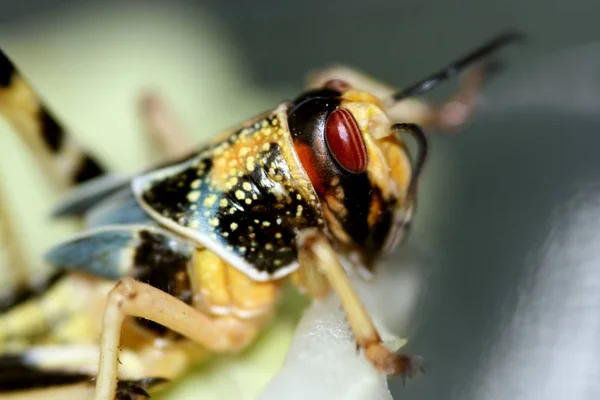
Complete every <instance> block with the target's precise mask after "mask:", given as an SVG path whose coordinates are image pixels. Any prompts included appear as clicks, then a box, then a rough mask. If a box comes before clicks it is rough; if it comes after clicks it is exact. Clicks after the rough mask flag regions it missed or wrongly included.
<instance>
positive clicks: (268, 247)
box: [265, 243, 273, 250]
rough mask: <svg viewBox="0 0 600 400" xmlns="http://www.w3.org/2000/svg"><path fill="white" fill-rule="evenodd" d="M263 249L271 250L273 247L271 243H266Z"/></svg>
mask: <svg viewBox="0 0 600 400" xmlns="http://www.w3.org/2000/svg"><path fill="white" fill-rule="evenodd" d="M265 249H267V250H273V245H272V244H271V243H267V244H265Z"/></svg>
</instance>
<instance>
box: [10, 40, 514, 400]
mask: <svg viewBox="0 0 600 400" xmlns="http://www.w3.org/2000/svg"><path fill="white" fill-rule="evenodd" d="M513 39H514V37H513V36H511V35H505V36H502V37H500V38H499V39H496V40H495V41H492V42H491V43H489V44H487V45H486V46H484V47H483V50H482V49H480V50H478V51H476V52H475V53H473V54H471V55H469V56H468V57H466V58H464V59H463V60H460V61H459V62H457V63H454V64H452V65H451V66H450V67H448V68H446V69H445V70H444V71H443V72H444V73H443V74H442V73H438V74H436V75H434V76H433V77H432V78H430V79H429V80H426V81H424V83H423V84H422V85H420V86H419V85H417V86H413V87H410V88H409V90H407V91H401V92H397V93H394V91H393V90H391V89H390V88H387V87H386V86H385V85H382V84H379V83H374V82H373V81H372V80H369V79H367V78H366V77H365V76H364V75H362V74H359V73H357V72H354V71H348V70H345V72H344V73H343V74H342V73H340V71H339V70H338V69H335V68H334V69H331V70H327V71H325V72H324V73H322V74H321V75H318V76H315V77H313V78H312V79H311V83H310V84H309V90H307V91H306V92H305V93H303V94H302V95H300V96H298V97H297V98H295V99H294V100H292V101H286V102H283V103H282V104H280V105H279V106H278V107H276V108H275V109H274V110H273V111H270V112H266V113H263V114H261V115H259V116H257V117H255V118H253V119H252V120H249V121H248V122H246V123H242V124H240V126H239V127H236V128H234V129H232V130H230V131H228V132H226V133H225V134H223V135H219V136H218V137H217V138H216V139H215V140H213V141H212V142H210V143H208V144H207V145H205V146H203V147H200V148H197V149H195V150H192V149H190V151H187V152H185V154H184V155H181V154H179V153H181V152H180V151H177V152H173V153H178V158H177V159H175V160H172V159H171V160H166V161H164V162H162V163H161V164H159V165H157V166H154V167H151V168H147V169H146V170H145V171H144V172H142V173H137V174H133V175H132V176H127V177H116V178H115V177H112V176H111V175H107V174H106V173H105V171H104V169H103V168H102V167H101V166H100V165H99V164H98V163H97V162H96V161H95V160H94V158H93V157H92V156H90V155H88V154H87V152H85V151H84V150H83V148H82V147H81V146H79V145H77V144H76V141H75V140H74V139H73V138H72V137H71V135H69V134H68V131H67V130H66V129H65V128H64V127H62V126H61V125H60V124H58V122H56V120H55V119H54V117H52V116H51V113H50V112H49V111H48V109H47V108H46V106H44V105H43V103H42V102H41V101H40V100H39V99H38V98H37V97H36V96H35V92H34V91H33V89H32V88H31V87H30V86H29V85H28V84H27V83H26V81H25V80H24V79H23V78H22V77H21V76H20V74H19V73H18V71H17V70H16V69H15V67H14V65H12V63H11V62H10V61H9V60H8V58H7V57H6V56H5V55H2V56H1V57H0V111H2V112H3V113H4V115H5V116H6V117H7V118H8V120H9V121H10V122H11V123H12V124H13V126H14V127H15V129H16V130H17V131H18V132H19V133H20V134H21V136H22V137H23V139H24V140H25V141H26V143H27V144H28V145H29V147H30V149H31V150H32V151H33V152H34V153H36V154H39V155H40V159H41V160H42V163H41V165H42V166H43V167H44V168H48V169H49V170H50V172H51V173H52V175H54V177H55V178H56V183H57V185H58V186H60V187H63V188H65V187H72V186H74V185H75V184H78V183H85V184H84V185H82V186H80V187H79V189H77V190H75V191H74V192H73V193H72V195H71V196H70V197H69V198H67V200H66V201H65V202H64V203H63V204H62V206H60V207H59V208H58V209H57V211H56V213H55V215H57V216H71V217H79V218H81V220H82V222H83V225H84V226H85V229H83V230H82V231H81V232H80V233H78V234H76V235H74V236H73V237H71V238H69V239H68V240H66V241H64V242H62V243H59V244H57V245H56V246H55V247H53V248H52V249H50V250H49V252H48V253H47V255H46V258H45V261H46V262H48V263H49V264H51V265H52V266H54V267H55V268H56V269H57V270H58V271H60V272H59V273H58V275H56V278H54V279H50V280H46V281H45V282H43V283H42V284H41V286H39V287H41V288H42V289H41V290H38V291H37V292H35V291H30V294H29V295H22V296H14V295H9V296H4V297H5V298H6V299H9V300H7V301H6V302H5V304H4V310H3V311H4V312H2V313H1V314H0V399H4V398H11V397H3V395H4V394H5V393H8V396H12V395H14V394H15V393H16V394H17V395H18V396H19V395H21V396H26V397H22V398H24V399H27V400H34V399H38V398H46V397H45V396H46V395H48V393H50V392H43V391H42V392H38V391H37V389H38V388H48V387H54V389H56V388H59V389H60V388H64V389H65V391H64V392H61V393H63V395H62V396H63V397H61V398H65V399H80V398H91V397H92V396H93V397H94V398H95V399H96V400H113V399H115V398H116V399H133V398H136V399H137V398H145V397H147V396H148V394H147V392H146V389H153V388H155V387H156V386H157V385H159V384H160V383H162V382H163V380H164V379H175V378H176V377H178V376H180V375H181V374H183V373H184V372H185V371H186V370H187V369H188V368H189V367H190V366H191V365H193V363H195V362H197V361H198V360H199V359H202V358H204V357H205V356H206V354H207V353H210V352H212V353H223V352H235V351H239V350H241V349H244V348H245V347H247V346H248V345H249V344H250V343H251V342H252V340H253V339H254V338H255V337H256V335H257V334H258V333H259V332H260V330H261V329H263V328H264V326H265V325H266V324H267V323H268V322H269V320H270V319H271V318H272V317H273V315H274V313H275V311H276V308H277V307H276V306H277V302H278V300H279V298H280V296H281V293H282V288H283V284H284V282H285V281H286V279H287V278H291V281H292V282H293V283H294V285H295V286H296V287H297V288H298V289H300V291H302V292H303V293H305V294H307V295H309V296H310V297H312V298H317V299H318V298H322V297H323V296H326V295H327V294H329V293H330V292H331V291H333V292H335V293H336V294H337V295H338V297H339V298H340V301H341V304H342V307H343V308H344V311H345V313H346V316H347V319H348V323H349V325H350V327H351V329H352V331H353V333H354V337H355V339H356V342H357V346H358V347H359V348H361V349H363V350H364V354H365V356H366V357H367V359H368V360H369V361H370V362H371V363H372V364H373V366H374V367H375V368H377V369H379V370H380V371H381V372H383V373H386V374H389V375H396V374H401V375H403V376H412V375H413V374H414V373H416V372H418V371H419V370H420V366H419V365H418V364H417V363H415V362H414V360H413V359H412V358H411V357H409V356H407V355H404V354H396V353H393V352H391V350H389V349H387V348H386V347H385V346H384V345H383V344H382V341H381V338H380V337H379V334H378V333H377V330H376V329H375V327H374V324H373V323H372V321H371V319H370V317H369V316H368V314H367V313H366V311H365V309H364V307H362V305H361V303H360V300H359V298H358V296H357V294H356V293H355V292H354V290H353V288H352V285H351V283H350V281H349V279H348V277H347V276H346V271H347V270H348V269H355V268H356V269H359V270H360V271H362V272H365V273H367V274H369V273H374V272H375V264H376V261H377V260H378V259H379V258H381V256H382V255H384V254H386V253H389V252H390V251H392V250H393V249H394V248H396V246H397V245H398V243H399V242H400V241H401V239H402V237H403V236H404V233H405V231H406V229H407V227H408V226H409V224H410V222H411V219H412V216H413V213H414V209H415V203H416V191H417V183H418V180H419V176H420V173H421V168H422V166H423V163H424V161H425V158H426V155H427V140H426V138H425V135H424V133H423V131H422V130H421V128H420V127H419V126H418V125H417V124H416V123H423V124H424V125H427V124H429V125H433V126H437V127H440V126H444V123H445V122H444V120H443V118H442V116H443V113H442V112H441V111H439V110H434V109H432V110H429V111H428V112H427V113H425V114H423V115H420V114H419V115H417V114H418V113H417V114H414V115H413V117H414V119H413V120H410V121H404V122H398V116H399V115H403V110H402V109H399V108H398V107H397V105H398V104H402V102H401V101H400V100H403V99H404V97H408V96H412V95H414V94H415V93H418V91H419V90H423V91H424V90H426V89H429V88H431V87H433V86H435V82H437V81H442V80H443V79H445V78H446V77H447V76H446V75H450V74H451V73H453V72H452V71H456V70H459V69H461V68H464V67H466V66H468V65H470V64H471V63H472V62H474V61H476V60H479V59H480V58H481V57H483V56H485V55H487V54H489V53H490V52H492V51H494V50H495V49H496V48H498V47H500V46H502V45H504V44H506V43H508V42H510V41H511V40H513ZM482 71H484V69H481V70H477V71H476V72H477V73H476V74H475V75H476V76H479V75H481V72H482ZM344 74H345V75H347V78H348V79H345V80H340V79H339V75H344ZM444 74H446V75H444ZM480 81H481V79H480ZM432 82H434V83H432ZM480 83H481V82H480ZM471 92H472V88H471ZM471 92H469V93H467V94H470V96H466V95H465V94H464V93H463V94H462V97H460V99H459V100H453V101H455V102H456V101H459V102H461V104H464V105H465V107H467V106H469V105H470V104H471V102H472V101H473V99H472V97H473V94H472V93H471ZM407 100H409V99H407ZM404 111H405V110H404ZM150 120H153V119H152V118H150ZM154 120H161V123H160V126H159V127H158V128H160V129H163V128H164V127H165V126H173V125H174V124H164V119H161V118H154ZM454 120H455V119H454ZM155 128H156V127H155ZM160 129H158V130H160ZM173 132H174V131H173V130H172V131H171V132H170V133H173ZM404 133H408V134H410V135H412V136H413V137H414V138H415V139H416V140H417V144H418V153H417V155H416V156H413V157H411V156H410V155H409V151H408V149H407V147H406V145H405V144H404V140H403V137H402V136H401V135H402V134H404ZM167 153H168V152H167ZM66 298H69V299H68V300H67V299H66ZM71 300H73V301H72V302H71ZM100 314H102V315H103V317H102V319H101V320H100V318H98V316H99V315H100ZM98 336H100V341H99V342H98V339H97V338H98ZM48 346H54V347H48ZM56 346H59V347H56ZM119 351H120V356H119V357H118V354H119ZM59 354H73V357H61V356H58V355H59ZM15 371H16V372H15ZM94 377H96V380H95V382H96V383H95V387H94V385H91V384H90V382H91V378H94ZM36 382H37V383H36ZM33 389H35V390H33Z"/></svg>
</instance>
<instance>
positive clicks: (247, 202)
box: [244, 199, 252, 204]
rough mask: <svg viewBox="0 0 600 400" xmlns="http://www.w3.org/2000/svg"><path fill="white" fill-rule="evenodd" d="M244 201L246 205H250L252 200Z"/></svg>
mask: <svg viewBox="0 0 600 400" xmlns="http://www.w3.org/2000/svg"><path fill="white" fill-rule="evenodd" d="M244 201H245V202H246V204H252V199H246V200H244Z"/></svg>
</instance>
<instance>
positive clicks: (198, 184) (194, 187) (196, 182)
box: [190, 179, 202, 189]
mask: <svg viewBox="0 0 600 400" xmlns="http://www.w3.org/2000/svg"><path fill="white" fill-rule="evenodd" d="M200 183H202V182H201V181H200V179H196V180H194V181H193V182H192V183H191V184H190V187H191V188H192V189H198V188H199V187H200Z"/></svg>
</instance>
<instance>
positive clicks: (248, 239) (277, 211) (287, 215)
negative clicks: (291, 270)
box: [216, 145, 321, 274]
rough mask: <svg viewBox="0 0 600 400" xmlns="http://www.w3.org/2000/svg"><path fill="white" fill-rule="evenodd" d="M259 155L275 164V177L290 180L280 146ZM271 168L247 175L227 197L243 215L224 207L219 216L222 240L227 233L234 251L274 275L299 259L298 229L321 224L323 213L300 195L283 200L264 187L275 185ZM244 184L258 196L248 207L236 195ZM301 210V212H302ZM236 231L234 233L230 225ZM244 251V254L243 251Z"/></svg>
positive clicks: (295, 193) (289, 193) (269, 162)
mask: <svg viewBox="0 0 600 400" xmlns="http://www.w3.org/2000/svg"><path fill="white" fill-rule="evenodd" d="M265 153H267V152H263V153H261V154H259V155H258V157H257V158H259V159H262V158H263V157H264V158H265V159H266V162H265V164H266V165H267V166H270V165H276V168H274V169H273V171H274V173H275V174H274V175H279V176H282V177H283V180H284V181H291V179H292V177H291V176H290V175H289V174H290V171H289V169H288V168H287V165H286V164H285V163H284V162H283V158H282V157H281V152H280V149H279V147H278V146H276V145H271V149H270V150H269V151H268V154H265ZM268 169H269V168H268V167H267V168H255V169H254V170H253V171H252V172H251V173H249V174H248V175H246V176H244V177H241V178H240V179H239V180H238V183H237V184H236V185H235V186H234V187H233V188H232V189H231V190H230V191H228V192H226V193H225V197H226V198H227V199H228V200H229V202H230V203H232V204H238V206H239V207H240V208H242V209H243V211H242V212H239V213H234V214H230V213H229V212H228V210H229V208H226V209H224V208H221V209H220V210H219V212H218V213H217V214H216V215H217V218H218V219H219V221H220V225H219V230H218V233H219V235H220V236H221V237H222V236H223V233H225V232H227V233H228V237H226V238H223V239H222V240H223V242H225V243H227V244H228V245H230V246H232V247H233V249H232V251H233V252H235V253H237V254H238V255H239V256H240V257H243V258H244V259H246V261H248V262H249V263H250V264H251V265H253V266H254V267H255V268H256V269H257V270H259V271H266V272H268V273H269V274H273V273H274V272H276V271H277V270H278V269H279V268H281V267H283V266H286V265H289V264H291V263H292V262H294V261H295V260H296V258H297V249H296V234H297V232H298V231H299V230H301V229H303V228H306V227H311V226H313V227H314V226H317V225H318V219H319V217H320V216H321V214H320V212H319V211H318V210H316V209H315V207H314V206H313V205H311V204H310V202H309V201H308V200H307V199H305V198H304V197H302V196H299V194H298V192H296V191H294V192H288V193H287V199H286V200H285V201H282V200H280V199H278V198H277V197H276V196H275V195H274V194H273V193H271V192H269V191H268V190H267V188H266V187H265V184H264V183H265V182H269V183H268V185H271V184H275V183H276V182H275V181H274V180H273V176H269V174H268V171H267V170H268ZM244 184H250V187H251V189H250V190H249V191H248V192H251V193H256V194H257V199H256V200H253V201H252V204H251V205H249V206H248V205H245V204H243V203H242V202H241V201H240V200H237V199H236V197H235V193H236V192H237V191H238V190H242V189H243V186H244ZM299 210H301V211H299ZM233 223H235V224H237V228H236V229H235V230H234V231H231V229H230V227H231V224H233ZM243 248H245V249H246V250H245V251H242V250H241V249H243Z"/></svg>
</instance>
